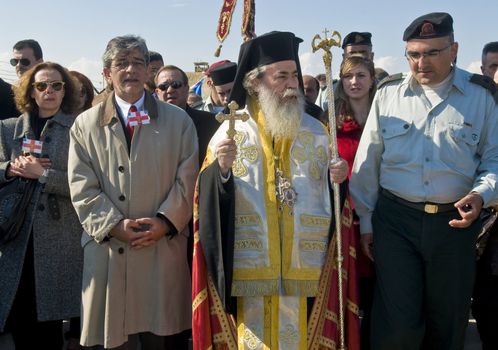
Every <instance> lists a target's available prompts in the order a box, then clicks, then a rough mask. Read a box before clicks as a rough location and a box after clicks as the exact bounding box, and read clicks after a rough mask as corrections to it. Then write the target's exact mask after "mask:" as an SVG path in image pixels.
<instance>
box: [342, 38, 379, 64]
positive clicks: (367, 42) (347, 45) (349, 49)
mask: <svg viewBox="0 0 498 350" xmlns="http://www.w3.org/2000/svg"><path fill="white" fill-rule="evenodd" d="M342 49H343V50H344V52H343V54H342V57H343V58H346V57H349V56H353V55H359V56H363V57H365V58H368V59H370V60H373V58H374V53H373V51H372V34H371V33H369V32H351V33H349V34H348V35H346V36H345V37H344V40H343V41H342Z"/></svg>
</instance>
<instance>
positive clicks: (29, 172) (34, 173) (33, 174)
mask: <svg viewBox="0 0 498 350" xmlns="http://www.w3.org/2000/svg"><path fill="white" fill-rule="evenodd" d="M51 166H52V162H51V161H50V159H49V158H36V157H33V156H31V155H29V156H19V157H17V158H16V159H14V160H13V161H11V162H10V163H9V168H8V170H7V176H9V177H13V176H20V177H24V178H26V179H38V178H39V177H40V176H42V174H43V171H44V170H45V169H49V168H50V167H51Z"/></svg>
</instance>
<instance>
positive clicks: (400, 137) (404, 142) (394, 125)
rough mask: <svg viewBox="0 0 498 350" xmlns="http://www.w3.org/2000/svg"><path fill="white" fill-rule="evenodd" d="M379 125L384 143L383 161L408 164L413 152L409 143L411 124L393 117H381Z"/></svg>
mask: <svg viewBox="0 0 498 350" xmlns="http://www.w3.org/2000/svg"><path fill="white" fill-rule="evenodd" d="M379 125H380V133H381V135H382V139H383V141H384V153H383V154H382V159H383V161H384V162H386V163H397V164H400V163H406V162H409V161H410V154H412V151H413V145H412V144H411V142H410V135H411V134H412V133H411V132H410V131H411V130H412V129H413V123H412V122H408V121H406V120H402V119H399V118H395V117H381V118H380V120H379Z"/></svg>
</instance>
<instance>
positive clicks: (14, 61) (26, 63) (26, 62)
mask: <svg viewBox="0 0 498 350" xmlns="http://www.w3.org/2000/svg"><path fill="white" fill-rule="evenodd" d="M19 62H20V63H21V66H26V67H27V66H29V65H30V64H31V61H30V60H29V59H28V58H11V59H10V64H11V65H12V66H13V67H15V66H17V64H18V63H19Z"/></svg>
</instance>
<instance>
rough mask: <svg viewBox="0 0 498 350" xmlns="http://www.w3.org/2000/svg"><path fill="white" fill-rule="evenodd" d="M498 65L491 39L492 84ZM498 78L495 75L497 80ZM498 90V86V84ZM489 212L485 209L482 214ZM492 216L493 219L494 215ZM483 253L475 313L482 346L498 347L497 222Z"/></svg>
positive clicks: (487, 70) (485, 69) (486, 69)
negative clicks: (497, 325) (497, 328)
mask: <svg viewBox="0 0 498 350" xmlns="http://www.w3.org/2000/svg"><path fill="white" fill-rule="evenodd" d="M497 67H498V41H494V42H491V43H488V44H486V45H485V46H484V48H483V50H482V66H481V71H482V74H484V75H485V76H486V77H488V78H489V84H490V85H492V84H493V82H492V81H491V80H492V79H493V78H494V77H497V78H498V76H497V75H496V72H498V70H497ZM496 81H498V79H496V78H495V82H496ZM495 89H496V90H497V91H496V92H495V95H496V94H497V93H498V88H495ZM486 216H489V213H484V214H483V218H486ZM490 219H491V220H492V219H494V217H493V216H491V217H490ZM480 241H481V242H482V245H483V246H484V245H485V248H483V253H482V255H481V256H480V257H479V259H478V261H477V269H476V283H475V286H474V295H473V297H472V314H473V315H474V317H475V319H476V322H477V330H478V331H479V335H480V336H481V341H482V348H483V349H484V350H488V349H498V333H497V332H496V324H497V322H498V298H497V297H496V296H497V295H498V222H496V221H495V223H494V224H493V225H492V227H491V228H490V229H489V231H488V232H486V233H485V234H484V235H483V237H482V238H481V239H480Z"/></svg>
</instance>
